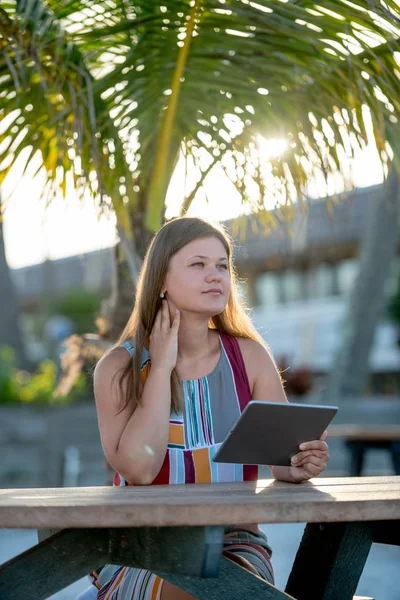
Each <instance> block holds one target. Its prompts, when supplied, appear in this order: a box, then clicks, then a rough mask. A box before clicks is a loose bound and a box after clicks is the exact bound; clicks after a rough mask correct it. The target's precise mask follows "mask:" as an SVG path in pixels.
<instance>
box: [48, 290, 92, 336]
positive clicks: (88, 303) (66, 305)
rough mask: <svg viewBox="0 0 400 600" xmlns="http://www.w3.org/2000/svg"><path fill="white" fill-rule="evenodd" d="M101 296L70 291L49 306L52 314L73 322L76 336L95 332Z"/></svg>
mask: <svg viewBox="0 0 400 600" xmlns="http://www.w3.org/2000/svg"><path fill="white" fill-rule="evenodd" d="M101 300H102V296H101V295H100V294H96V293H90V292H85V291H71V292H69V293H67V294H65V295H64V296H61V297H60V298H57V299H56V300H53V301H52V303H51V304H50V307H49V310H50V312H51V313H52V314H58V315H64V316H65V317H68V318H69V319H71V321H73V323H74V325H75V333H77V334H78V335H81V334H84V333H88V332H91V331H96V325H95V321H96V317H97V316H98V313H99V310H100V304H101Z"/></svg>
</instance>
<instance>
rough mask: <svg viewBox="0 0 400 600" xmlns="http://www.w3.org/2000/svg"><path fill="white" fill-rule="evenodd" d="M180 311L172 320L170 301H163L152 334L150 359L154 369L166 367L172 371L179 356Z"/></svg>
mask: <svg viewBox="0 0 400 600" xmlns="http://www.w3.org/2000/svg"><path fill="white" fill-rule="evenodd" d="M179 323H180V312H179V310H177V311H176V314H175V317H174V319H173V321H172V325H171V319H170V316H169V310H168V302H167V301H166V300H163V301H162V304H161V308H160V310H159V311H158V313H157V316H156V320H155V321H154V325H153V329H152V330H151V334H150V344H149V345H150V347H149V352H150V360H151V368H152V369H165V370H168V371H169V373H172V371H173V369H174V368H175V366H176V361H177V358H178V329H179Z"/></svg>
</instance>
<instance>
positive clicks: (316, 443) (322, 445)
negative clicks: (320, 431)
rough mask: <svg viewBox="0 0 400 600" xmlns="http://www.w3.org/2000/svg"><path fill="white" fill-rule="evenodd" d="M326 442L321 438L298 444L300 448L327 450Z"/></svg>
mask: <svg viewBox="0 0 400 600" xmlns="http://www.w3.org/2000/svg"><path fill="white" fill-rule="evenodd" d="M327 449H328V444H327V443H326V442H324V441H321V440H312V441H311V442H304V443H303V444H300V450H327Z"/></svg>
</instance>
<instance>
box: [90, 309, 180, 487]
mask: <svg viewBox="0 0 400 600" xmlns="http://www.w3.org/2000/svg"><path fill="white" fill-rule="evenodd" d="M178 328H179V313H178V314H177V315H176V316H175V319H174V320H173V322H172V324H170V318H169V313H168V308H167V304H166V303H163V307H162V308H161V310H160V311H159V313H158V314H157V317H156V321H155V324H154V327H153V331H152V332H151V335H150V358H151V369H150V372H149V375H148V377H147V379H146V382H145V384H144V387H143V393H142V396H141V399H140V404H138V405H137V407H136V408H135V409H133V407H132V405H131V404H130V403H129V402H128V406H127V407H126V408H125V409H124V410H123V411H122V412H121V413H119V414H117V413H118V410H119V409H120V407H121V405H122V406H123V405H125V404H126V400H127V399H128V398H127V394H128V390H127V386H126V384H125V382H124V383H123V386H122V389H121V386H120V385H119V373H120V371H121V369H122V368H124V367H125V366H126V364H127V360H129V357H128V356H127V351H126V350H125V349H124V348H116V349H115V350H113V351H112V352H110V353H109V354H108V355H106V356H105V357H104V358H102V359H101V361H100V362H99V363H98V365H97V367H96V369H95V376H94V392H95V399H96V407H97V414H98V420H99V429H100V437H101V441H102V444H103V449H104V453H105V455H106V457H107V460H108V462H109V463H110V465H111V466H112V467H113V468H114V469H116V470H117V471H118V472H119V473H121V475H122V477H124V479H126V480H127V481H128V482H129V483H133V484H137V485H148V484H150V483H152V482H153V481H154V479H155V477H156V476H157V475H158V473H159V471H160V469H161V467H162V464H163V461H164V458H165V453H166V451H167V445H168V435H169V419H170V412H171V372H172V369H173V368H174V366H175V364H176V359H177V349H178V342H177V336H178Z"/></svg>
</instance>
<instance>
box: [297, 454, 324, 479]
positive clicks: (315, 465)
mask: <svg viewBox="0 0 400 600" xmlns="http://www.w3.org/2000/svg"><path fill="white" fill-rule="evenodd" d="M302 469H303V471H305V472H306V473H308V474H309V475H310V476H311V477H316V476H317V475H319V474H320V473H322V471H325V469H326V462H324V461H323V460H321V459H320V458H317V457H315V456H309V457H308V462H306V463H305V464H304V465H302Z"/></svg>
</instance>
